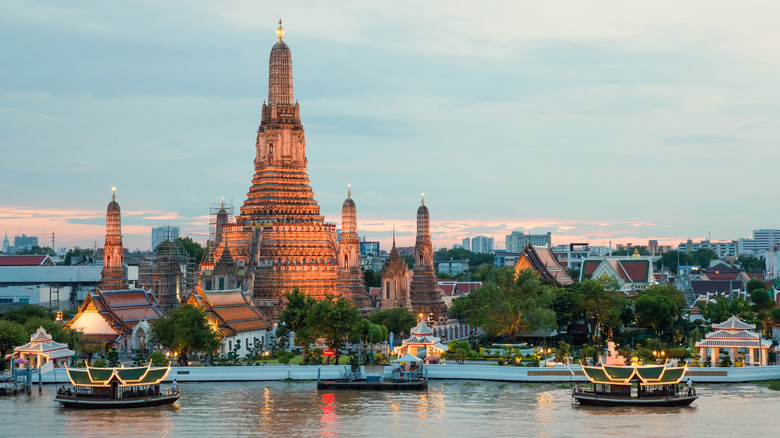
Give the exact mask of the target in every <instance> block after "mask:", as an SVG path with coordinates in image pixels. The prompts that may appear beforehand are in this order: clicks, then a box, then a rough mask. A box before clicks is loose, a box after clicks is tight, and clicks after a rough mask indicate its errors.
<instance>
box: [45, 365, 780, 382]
mask: <svg viewBox="0 0 780 438" xmlns="http://www.w3.org/2000/svg"><path fill="white" fill-rule="evenodd" d="M344 370H345V367H344V366H343V365H342V366H337V365H328V366H326V365H312V366H300V365H266V366H227V367H225V366H214V367H173V368H171V372H170V373H169V374H168V377H167V379H166V381H172V380H173V379H176V380H178V381H179V382H230V381H269V380H287V379H289V380H317V375H318V373H319V375H320V378H322V379H337V378H339V377H341V375H342V373H343V372H344ZM390 370H391V367H390V366H387V367H385V374H390ZM425 370H426V372H427V374H428V378H429V379H447V380H487V381H499V382H540V383H541V382H561V383H563V382H586V381H587V380H588V379H587V378H586V377H585V375H584V374H583V372H582V368H581V367H580V366H579V365H572V366H571V368H569V367H566V366H556V367H518V366H497V365H456V364H447V365H425ZM688 376H689V377H690V378H691V380H692V381H694V382H701V383H737V382H750V381H756V380H775V379H780V366H778V365H772V366H763V367H740V368H688V374H686V377H688ZM41 377H42V380H43V383H68V382H69V380H68V376H67V373H66V371H65V369H64V368H54V369H53V370H52V371H49V372H45V373H43V374H42V376H41Z"/></svg>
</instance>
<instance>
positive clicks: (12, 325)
mask: <svg viewBox="0 0 780 438" xmlns="http://www.w3.org/2000/svg"><path fill="white" fill-rule="evenodd" d="M29 339H30V335H29V334H28V333H27V332H26V331H25V330H24V327H22V325H21V324H19V323H18V322H16V321H8V320H0V358H2V357H4V356H5V354H6V352H7V351H9V350H12V349H13V348H14V347H18V346H20V345H24V344H25V343H26V342H27V341H28V340H29Z"/></svg>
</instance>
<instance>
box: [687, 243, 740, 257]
mask: <svg viewBox="0 0 780 438" xmlns="http://www.w3.org/2000/svg"><path fill="white" fill-rule="evenodd" d="M703 248H708V249H711V250H712V251H714V252H715V254H716V255H717V256H718V257H719V258H724V257H737V256H738V255H739V242H738V241H736V240H726V241H710V240H702V241H701V242H693V241H692V240H691V239H688V242H686V243H681V244H680V246H678V247H677V249H678V250H679V251H682V252H692V251H696V250H699V249H703Z"/></svg>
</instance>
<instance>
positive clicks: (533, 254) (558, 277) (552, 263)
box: [515, 245, 574, 286]
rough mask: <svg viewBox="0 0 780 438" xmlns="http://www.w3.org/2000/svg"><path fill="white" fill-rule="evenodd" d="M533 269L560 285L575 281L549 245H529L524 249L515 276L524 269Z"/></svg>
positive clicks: (542, 276) (516, 266)
mask: <svg viewBox="0 0 780 438" xmlns="http://www.w3.org/2000/svg"><path fill="white" fill-rule="evenodd" d="M526 269H532V270H534V271H536V272H537V273H538V274H539V276H540V277H541V278H543V279H545V280H553V281H555V283H556V284H557V285H558V286H566V285H568V284H572V283H574V280H572V279H571V277H569V274H567V273H566V271H565V270H564V269H563V267H562V266H561V264H560V263H558V260H557V259H556V258H555V254H553V252H552V250H551V249H550V247H549V246H534V245H528V246H526V247H525V248H524V249H523V255H522V256H521V257H520V259H519V260H518V261H517V264H515V276H517V275H519V274H520V273H521V272H522V271H523V270H526Z"/></svg>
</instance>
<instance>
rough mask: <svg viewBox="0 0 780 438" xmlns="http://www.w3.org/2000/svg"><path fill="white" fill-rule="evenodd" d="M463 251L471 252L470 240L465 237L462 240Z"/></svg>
mask: <svg viewBox="0 0 780 438" xmlns="http://www.w3.org/2000/svg"><path fill="white" fill-rule="evenodd" d="M463 249H465V250H466V251H471V238H469V237H466V238H465V239H463Z"/></svg>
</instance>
